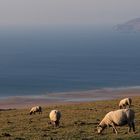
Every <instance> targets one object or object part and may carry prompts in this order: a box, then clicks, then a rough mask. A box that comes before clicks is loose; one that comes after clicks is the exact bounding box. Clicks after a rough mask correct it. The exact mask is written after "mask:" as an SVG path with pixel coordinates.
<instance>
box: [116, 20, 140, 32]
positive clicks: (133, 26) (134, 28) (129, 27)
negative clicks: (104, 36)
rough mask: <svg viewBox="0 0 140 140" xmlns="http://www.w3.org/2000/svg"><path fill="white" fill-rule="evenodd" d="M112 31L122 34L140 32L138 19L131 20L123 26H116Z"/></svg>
mask: <svg viewBox="0 0 140 140" xmlns="http://www.w3.org/2000/svg"><path fill="white" fill-rule="evenodd" d="M114 29H115V30H117V31H122V32H140V18H136V19H132V20H130V21H128V22H126V23H124V24H118V25H116V26H115V27H114Z"/></svg>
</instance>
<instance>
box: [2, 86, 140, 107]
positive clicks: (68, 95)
mask: <svg viewBox="0 0 140 140" xmlns="http://www.w3.org/2000/svg"><path fill="white" fill-rule="evenodd" d="M135 96H140V87H130V88H103V89H96V90H87V91H75V92H74V91H73V92H59V93H48V94H46V95H40V96H36V95H35V96H11V97H4V98H1V99H0V109H13V108H29V107H32V106H36V105H41V106H47V105H58V104H73V103H82V102H91V101H98V100H112V99H118V98H124V97H135Z"/></svg>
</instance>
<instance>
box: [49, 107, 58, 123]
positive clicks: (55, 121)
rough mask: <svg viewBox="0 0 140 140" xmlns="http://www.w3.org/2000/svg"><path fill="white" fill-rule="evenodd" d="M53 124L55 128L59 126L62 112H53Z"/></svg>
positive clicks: (51, 114) (51, 115) (51, 118)
mask: <svg viewBox="0 0 140 140" xmlns="http://www.w3.org/2000/svg"><path fill="white" fill-rule="evenodd" d="M49 117H50V120H51V124H52V125H54V126H59V121H60V118H61V112H60V111H58V110H52V111H51V112H50V114H49Z"/></svg>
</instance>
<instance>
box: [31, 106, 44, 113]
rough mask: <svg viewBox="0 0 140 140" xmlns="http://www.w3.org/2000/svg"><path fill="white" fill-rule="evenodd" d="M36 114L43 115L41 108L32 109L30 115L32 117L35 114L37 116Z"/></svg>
mask: <svg viewBox="0 0 140 140" xmlns="http://www.w3.org/2000/svg"><path fill="white" fill-rule="evenodd" d="M36 112H39V114H40V113H42V108H41V106H35V107H32V108H31V110H30V115H32V114H33V113H34V114H35V113H36Z"/></svg>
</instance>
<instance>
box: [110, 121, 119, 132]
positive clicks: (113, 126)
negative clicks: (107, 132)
mask: <svg viewBox="0 0 140 140" xmlns="http://www.w3.org/2000/svg"><path fill="white" fill-rule="evenodd" d="M111 126H112V127H113V129H114V131H115V133H116V134H118V131H117V129H116V127H115V125H114V123H112V124H111Z"/></svg>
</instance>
